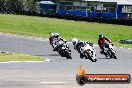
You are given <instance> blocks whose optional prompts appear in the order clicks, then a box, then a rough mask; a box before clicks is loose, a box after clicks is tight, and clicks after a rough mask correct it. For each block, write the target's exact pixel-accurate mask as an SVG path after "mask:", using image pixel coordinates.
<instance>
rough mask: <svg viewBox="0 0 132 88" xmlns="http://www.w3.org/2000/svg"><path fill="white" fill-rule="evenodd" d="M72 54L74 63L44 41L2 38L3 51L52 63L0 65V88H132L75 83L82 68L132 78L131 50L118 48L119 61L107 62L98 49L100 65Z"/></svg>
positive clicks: (5, 36)
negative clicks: (80, 66) (78, 68)
mask: <svg viewBox="0 0 132 88" xmlns="http://www.w3.org/2000/svg"><path fill="white" fill-rule="evenodd" d="M68 45H69V46H70V49H71V50H72V58H73V59H72V60H67V59H66V58H63V57H60V56H59V55H58V54H57V53H56V52H53V51H52V48H51V46H50V45H49V43H48V41H47V40H45V39H33V38H26V37H16V36H13V35H5V34H0V50H1V51H6V52H14V53H24V54H28V55H33V56H42V57H46V58H48V59H50V60H52V61H51V62H40V63H24V62H22V63H0V88H132V83H130V84H86V85H84V86H79V85H78V84H77V83H76V78H75V77H76V73H77V67H78V66H79V65H82V66H83V68H84V69H85V70H86V72H87V73H89V74H95V73H97V74H130V75H132V50H131V49H126V48H116V47H115V50H116V51H117V53H116V55H117V58H118V59H117V60H115V59H106V58H105V57H104V56H103V55H101V54H100V53H99V49H98V47H97V46H95V49H96V53H97V58H98V61H97V62H96V63H93V62H91V61H90V60H86V59H80V58H79V54H78V53H77V52H76V51H75V50H74V49H73V46H72V45H71V44H70V43H68Z"/></svg>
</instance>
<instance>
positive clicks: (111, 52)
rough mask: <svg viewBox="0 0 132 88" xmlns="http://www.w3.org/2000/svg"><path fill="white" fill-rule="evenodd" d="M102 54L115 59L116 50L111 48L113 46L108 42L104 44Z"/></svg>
mask: <svg viewBox="0 0 132 88" xmlns="http://www.w3.org/2000/svg"><path fill="white" fill-rule="evenodd" d="M103 48H104V53H105V54H104V55H105V56H106V58H107V57H110V58H114V59H117V57H116V55H115V53H116V51H115V50H114V49H113V46H112V45H111V44H110V43H106V44H105V45H104V47H103Z"/></svg>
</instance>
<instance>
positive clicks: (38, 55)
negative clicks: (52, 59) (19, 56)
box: [35, 54, 60, 56]
mask: <svg viewBox="0 0 132 88" xmlns="http://www.w3.org/2000/svg"><path fill="white" fill-rule="evenodd" d="M35 56H60V55H59V54H46V55H35Z"/></svg>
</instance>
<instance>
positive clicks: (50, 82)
mask: <svg viewBox="0 0 132 88" xmlns="http://www.w3.org/2000/svg"><path fill="white" fill-rule="evenodd" d="M40 84H67V82H57V81H56V82H40Z"/></svg>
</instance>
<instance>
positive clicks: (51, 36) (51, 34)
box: [49, 33, 54, 48]
mask: <svg viewBox="0 0 132 88" xmlns="http://www.w3.org/2000/svg"><path fill="white" fill-rule="evenodd" d="M53 40H54V33H50V38H49V43H50V45H51V46H52V47H53V48H54V46H53Z"/></svg>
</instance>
